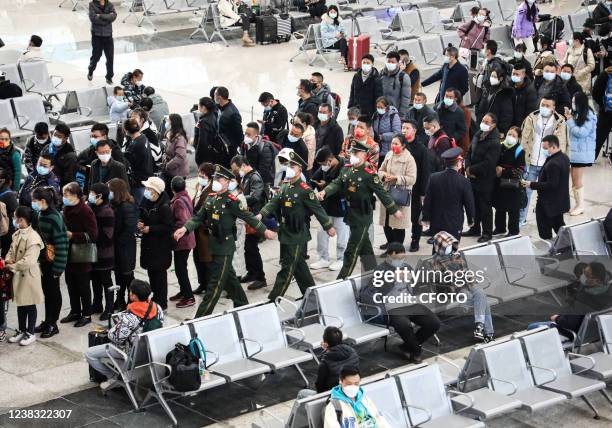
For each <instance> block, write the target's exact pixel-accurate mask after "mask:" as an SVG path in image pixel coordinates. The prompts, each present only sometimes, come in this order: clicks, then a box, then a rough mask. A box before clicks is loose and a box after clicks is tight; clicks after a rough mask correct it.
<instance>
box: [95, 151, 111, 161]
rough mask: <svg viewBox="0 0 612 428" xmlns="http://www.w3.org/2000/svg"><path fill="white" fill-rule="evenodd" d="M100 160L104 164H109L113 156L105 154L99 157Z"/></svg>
mask: <svg viewBox="0 0 612 428" xmlns="http://www.w3.org/2000/svg"><path fill="white" fill-rule="evenodd" d="M98 159H100V162H102V163H107V162H108V161H109V160H111V154H110V153H105V154H103V155H98Z"/></svg>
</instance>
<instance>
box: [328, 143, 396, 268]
mask: <svg viewBox="0 0 612 428" xmlns="http://www.w3.org/2000/svg"><path fill="white" fill-rule="evenodd" d="M351 150H358V151H364V152H367V151H368V150H369V146H367V145H366V144H364V143H361V142H355V143H354V144H353V146H352V148H351ZM323 190H324V191H325V197H326V198H327V197H329V196H331V195H333V194H335V193H338V192H343V193H344V197H345V199H346V203H347V214H346V216H345V217H344V222H345V223H346V224H348V226H349V228H350V235H349V239H348V242H347V244H346V250H344V260H343V264H342V269H340V273H339V274H338V279H344V278H346V277H347V276H349V275H350V274H351V273H352V272H353V269H355V264H356V263H357V257H358V256H361V257H362V263H364V267H365V270H366V271H367V270H370V269H373V268H374V267H375V266H376V263H375V261H374V257H373V256H374V250H373V249H372V243H371V242H370V237H369V236H368V228H369V227H370V225H371V224H372V211H373V208H372V199H373V194H376V196H378V198H379V199H380V200H381V202H382V204H383V205H384V206H385V208H386V209H387V211H388V212H389V214H391V215H392V214H394V213H395V212H396V211H397V210H398V208H397V206H396V205H395V202H394V201H393V199H392V198H391V196H389V194H388V193H387V191H386V190H385V189H384V187H383V185H382V184H381V182H380V178H379V177H378V175H377V174H376V171H375V170H373V169H371V168H369V167H368V165H367V164H366V163H365V162H364V163H363V164H362V165H360V166H357V167H355V166H352V165H351V164H348V165H345V166H344V167H343V168H342V170H341V171H340V175H339V176H338V177H337V178H336V179H335V180H334V181H332V182H331V183H330V184H328V185H327V187H325V189H323ZM364 256H366V257H364Z"/></svg>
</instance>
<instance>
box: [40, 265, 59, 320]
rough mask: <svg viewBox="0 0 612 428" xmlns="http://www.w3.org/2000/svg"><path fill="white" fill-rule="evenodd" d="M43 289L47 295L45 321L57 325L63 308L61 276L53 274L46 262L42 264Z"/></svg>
mask: <svg viewBox="0 0 612 428" xmlns="http://www.w3.org/2000/svg"><path fill="white" fill-rule="evenodd" d="M41 267H42V276H41V281H42V290H43V295H44V296H45V322H46V323H47V324H51V325H55V324H56V323H57V320H58V319H59V314H60V310H61V309H62V292H61V290H60V281H59V278H55V277H54V276H53V272H52V270H51V267H47V265H46V264H43V265H42V266H41Z"/></svg>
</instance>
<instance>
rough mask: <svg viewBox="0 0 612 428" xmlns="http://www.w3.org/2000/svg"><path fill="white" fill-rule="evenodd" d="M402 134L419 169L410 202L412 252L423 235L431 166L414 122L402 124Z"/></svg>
mask: <svg viewBox="0 0 612 428" xmlns="http://www.w3.org/2000/svg"><path fill="white" fill-rule="evenodd" d="M402 134H403V135H404V138H405V139H406V142H407V144H406V148H407V149H408V151H409V152H410V154H411V155H412V157H413V158H414V162H415V163H416V167H417V176H416V183H414V185H413V186H412V198H411V201H410V221H411V222H412V240H411V241H410V252H411V253H414V252H416V251H419V241H420V239H421V234H422V233H423V227H422V226H421V223H420V221H419V217H420V216H421V210H422V209H423V199H425V192H426V191H427V183H428V182H429V175H430V165H429V157H428V155H427V148H426V147H425V145H423V144H421V143H420V142H419V141H418V140H417V124H416V122H414V121H412V120H408V121H405V122H404V123H403V124H402Z"/></svg>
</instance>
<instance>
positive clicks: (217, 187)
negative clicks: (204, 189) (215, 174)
mask: <svg viewBox="0 0 612 428" xmlns="http://www.w3.org/2000/svg"><path fill="white" fill-rule="evenodd" d="M221 190H223V185H222V184H221V183H220V182H219V181H217V180H214V181H213V184H212V191H213V192H215V193H216V192H220V191H221Z"/></svg>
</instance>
